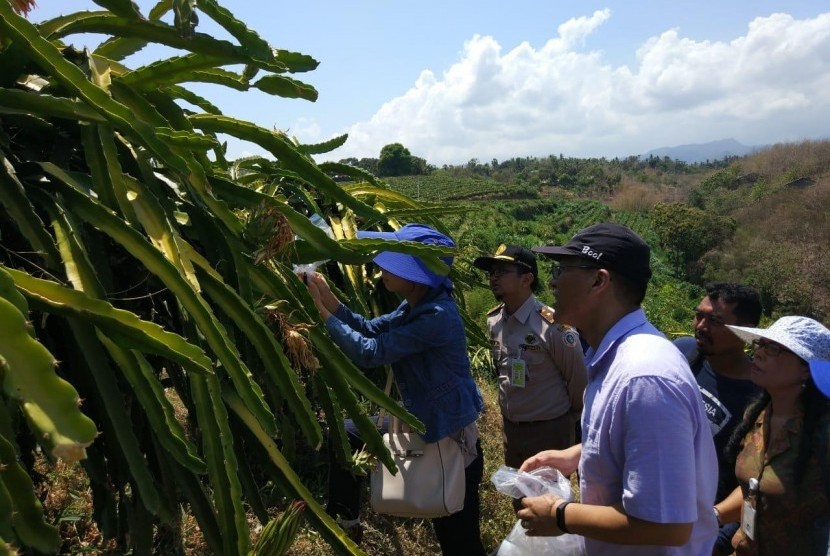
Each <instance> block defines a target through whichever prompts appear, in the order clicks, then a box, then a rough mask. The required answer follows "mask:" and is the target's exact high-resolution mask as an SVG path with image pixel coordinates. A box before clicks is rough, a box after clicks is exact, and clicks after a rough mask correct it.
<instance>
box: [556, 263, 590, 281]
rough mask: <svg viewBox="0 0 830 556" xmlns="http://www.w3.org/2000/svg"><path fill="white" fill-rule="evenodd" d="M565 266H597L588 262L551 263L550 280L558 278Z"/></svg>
mask: <svg viewBox="0 0 830 556" xmlns="http://www.w3.org/2000/svg"><path fill="white" fill-rule="evenodd" d="M566 268H599V267H598V266H595V265H588V264H568V265H565V264H552V265H550V279H551V280H559V277H560V276H562V273H563V272H564V271H565V269H566Z"/></svg>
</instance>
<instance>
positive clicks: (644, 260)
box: [532, 222, 651, 282]
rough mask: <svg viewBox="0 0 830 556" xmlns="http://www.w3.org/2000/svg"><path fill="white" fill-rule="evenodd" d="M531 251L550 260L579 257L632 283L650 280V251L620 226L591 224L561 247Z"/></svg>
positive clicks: (643, 242)
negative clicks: (632, 280) (626, 277)
mask: <svg viewBox="0 0 830 556" xmlns="http://www.w3.org/2000/svg"><path fill="white" fill-rule="evenodd" d="M532 251H533V252H535V253H541V254H542V255H545V256H547V257H550V258H552V259H558V258H560V257H580V258H582V259H586V260H588V261H593V262H594V263H596V265H597V267H599V268H607V269H608V270H612V271H614V272H619V273H620V274H622V275H624V276H628V277H629V278H633V279H636V280H644V281H645V282H648V280H649V279H650V278H651V263H650V259H651V249H650V248H649V246H648V244H647V243H646V242H645V241H644V240H643V238H641V237H640V236H638V235H637V234H636V233H634V232H633V231H632V230H631V229H629V228H626V227H625V226H623V225H621V224H613V223H610V222H604V223H602V224H594V225H593V226H589V227H587V228H585V229H583V230H580V231H578V232H577V233H576V234H575V235H574V236H573V237H572V238H571V239H570V240H569V241H568V242H567V243H566V244H565V245H562V246H556V245H545V246H542V247H534V248H533V249H532Z"/></svg>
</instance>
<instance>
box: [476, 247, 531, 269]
mask: <svg viewBox="0 0 830 556" xmlns="http://www.w3.org/2000/svg"><path fill="white" fill-rule="evenodd" d="M499 262H503V263H515V264H517V265H519V266H523V267H525V268H527V269H529V270H530V272H532V273H533V275H534V276H539V268H538V266H537V264H536V255H534V254H533V252H532V251H530V249H525V248H524V247H520V246H518V245H505V244H504V243H502V244H501V245H499V246H498V248H496V252H495V253H493V256H492V257H478V258H477V259H476V260H474V261H473V266H475V267H476V268H480V269H481V270H488V271H489V270H490V267H492V266H493V265H494V264H495V263H499Z"/></svg>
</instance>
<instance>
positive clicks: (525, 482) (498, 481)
mask: <svg viewBox="0 0 830 556" xmlns="http://www.w3.org/2000/svg"><path fill="white" fill-rule="evenodd" d="M490 482H491V483H493V485H495V487H496V490H498V491H499V492H501V493H502V494H506V495H508V496H510V497H512V498H523V497H525V496H541V495H542V494H553V495H556V496H558V497H560V498H564V499H565V500H573V493H572V492H571V481H570V479H568V478H567V477H566V476H564V475H563V474H562V473H560V472H559V471H558V470H556V469H554V468H553V467H539V468H537V469H534V470H533V471H529V472H524V471H519V470H518V469H515V468H513V467H507V466H506V465H502V466H501V467H499V469H498V471H496V472H495V473H493V476H492V477H491V478H490Z"/></svg>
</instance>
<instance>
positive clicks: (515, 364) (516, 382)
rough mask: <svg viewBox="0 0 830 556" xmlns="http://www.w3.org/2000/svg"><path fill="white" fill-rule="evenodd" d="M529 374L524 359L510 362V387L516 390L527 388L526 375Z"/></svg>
mask: <svg viewBox="0 0 830 556" xmlns="http://www.w3.org/2000/svg"><path fill="white" fill-rule="evenodd" d="M526 373H527V363H525V360H524V359H511V360H510V385H511V386H515V387H516V388H524V387H525V375H526Z"/></svg>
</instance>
